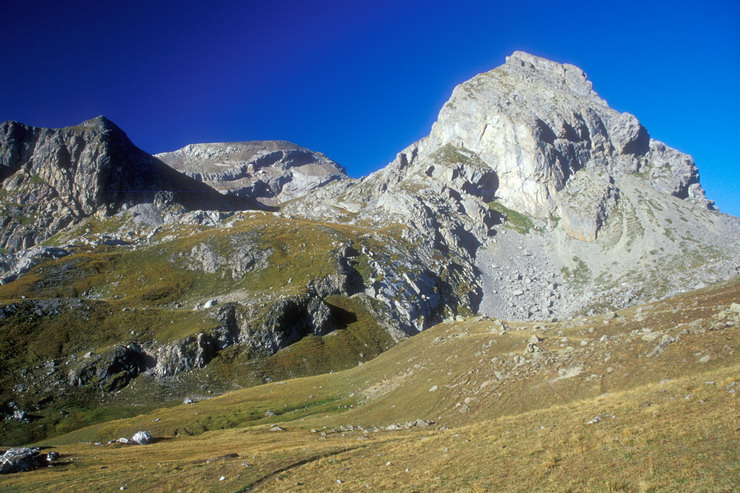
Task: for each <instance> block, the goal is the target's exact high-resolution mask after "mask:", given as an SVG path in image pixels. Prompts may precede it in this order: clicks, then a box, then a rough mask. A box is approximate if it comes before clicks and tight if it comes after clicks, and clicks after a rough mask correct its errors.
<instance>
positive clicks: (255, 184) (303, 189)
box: [156, 140, 347, 204]
mask: <svg viewBox="0 0 740 493" xmlns="http://www.w3.org/2000/svg"><path fill="white" fill-rule="evenodd" d="M156 157H157V158H159V159H161V160H162V161H163V162H165V163H167V164H168V165H170V166H172V167H173V168H174V169H176V170H178V171H181V172H182V173H184V174H186V175H188V176H190V177H192V178H194V179H196V180H198V181H202V182H204V183H207V184H208V185H210V186H212V187H213V188H215V189H216V190H219V191H220V192H222V193H228V194H233V195H236V196H239V197H249V198H253V199H256V200H258V201H260V202H262V203H265V204H279V203H281V202H285V201H287V200H291V199H294V198H297V197H300V196H303V195H305V194H306V193H308V192H310V191H311V190H315V189H317V188H319V187H322V186H324V185H326V184H327V183H331V182H333V181H337V180H345V179H347V174H346V172H345V169H344V168H343V167H342V166H340V165H339V164H337V163H335V162H334V161H332V160H331V159H329V158H327V157H326V156H325V155H323V154H321V153H319V152H315V151H312V150H310V149H306V148H304V147H300V146H298V145H295V144H292V143H290V142H285V141H281V140H267V141H253V142H227V143H213V144H191V145H188V146H185V147H183V148H182V149H178V150H176V151H172V152H164V153H161V154H157V155H156Z"/></svg>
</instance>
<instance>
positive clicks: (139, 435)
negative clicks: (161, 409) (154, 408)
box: [131, 431, 154, 445]
mask: <svg viewBox="0 0 740 493" xmlns="http://www.w3.org/2000/svg"><path fill="white" fill-rule="evenodd" d="M131 441H132V442H134V443H136V444H137V445H149V444H150V443H152V442H154V437H153V436H152V434H151V433H149V432H148V431H137V432H136V433H134V436H132V437H131Z"/></svg>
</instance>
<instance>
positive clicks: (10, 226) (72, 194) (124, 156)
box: [0, 117, 255, 251]
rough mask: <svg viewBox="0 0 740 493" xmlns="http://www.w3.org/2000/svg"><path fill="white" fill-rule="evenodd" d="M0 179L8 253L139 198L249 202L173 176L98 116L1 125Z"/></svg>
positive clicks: (0, 228) (200, 205) (187, 203)
mask: <svg viewBox="0 0 740 493" xmlns="http://www.w3.org/2000/svg"><path fill="white" fill-rule="evenodd" d="M0 180H2V190H0V191H1V192H2V197H0V199H1V204H2V210H1V211H0V247H2V248H4V249H6V250H8V251H17V250H20V249H24V248H30V247H32V246H34V245H36V244H38V243H39V242H40V241H42V240H44V239H46V238H48V237H50V236H52V235H54V234H55V233H57V232H58V231H60V230H62V229H63V228H65V227H68V226H70V225H74V224H76V223H78V222H79V221H80V220H82V219H84V218H85V217H88V216H91V215H93V214H96V213H100V214H103V215H112V214H115V213H116V212H118V211H120V210H122V209H124V208H128V207H131V206H134V205H136V204H141V203H153V204H155V205H157V206H158V207H159V208H164V207H172V206H178V207H181V208H185V209H191V210H192V209H221V210H224V209H226V210H234V209H240V208H248V207H250V206H254V205H255V204H254V203H250V202H249V201H248V200H246V199H242V200H239V199H238V198H235V197H224V196H222V195H221V194H219V193H218V192H216V191H215V190H213V189H212V188H210V187H208V186H206V185H204V184H202V183H200V182H198V181H197V180H194V179H192V178H189V177H187V176H185V175H183V174H181V173H178V172H177V171H175V170H173V169H172V168H170V167H168V166H167V165H165V164H164V163H162V162H161V161H159V160H158V159H156V158H153V157H152V156H150V155H149V154H146V153H145V152H143V151H141V150H140V149H138V148H137V147H136V146H135V145H134V144H133V143H132V142H131V141H130V140H129V139H128V137H127V136H126V134H125V133H124V132H123V131H122V130H121V129H120V128H118V127H117V126H116V125H115V124H114V123H113V122H111V121H110V120H108V119H107V118H105V117H98V118H94V119H92V120H88V121H85V122H83V123H81V124H79V125H76V126H73V127H65V128H59V129H51V128H37V127H31V126H28V125H24V124H22V123H18V122H13V121H8V122H4V123H2V124H0Z"/></svg>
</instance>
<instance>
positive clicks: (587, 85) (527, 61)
mask: <svg viewBox="0 0 740 493" xmlns="http://www.w3.org/2000/svg"><path fill="white" fill-rule="evenodd" d="M500 68H502V69H505V70H507V71H508V72H509V73H511V74H513V75H516V76H518V77H519V78H522V79H524V80H525V81H526V82H528V83H531V82H532V77H534V78H536V79H537V80H539V81H541V82H549V83H550V84H556V85H559V86H565V87H568V88H569V89H570V90H571V91H573V92H575V93H577V94H579V95H581V96H596V93H595V92H594V91H593V85H592V84H591V81H590V80H588V76H587V75H586V73H585V72H584V71H583V70H582V69H581V68H580V67H577V66H575V65H571V64H569V63H558V62H554V61H552V60H548V59H547V58H542V57H539V56H536V55H532V54H530V53H526V52H524V51H515V52H514V53H512V54H511V55H510V56H508V57H506V63H505V64H504V65H503V66H502V67H500Z"/></svg>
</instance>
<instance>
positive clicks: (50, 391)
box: [0, 52, 740, 443]
mask: <svg viewBox="0 0 740 493" xmlns="http://www.w3.org/2000/svg"><path fill="white" fill-rule="evenodd" d="M2 128H3V129H4V133H3V141H2V148H0V151H1V152H2V156H3V157H2V168H0V169H2V170H3V171H2V175H1V176H2V177H3V181H2V194H3V196H2V199H3V207H4V209H3V211H4V216H3V217H4V219H3V221H4V222H3V226H2V230H1V233H2V237H1V238H2V239H3V240H2V241H3V245H5V248H6V249H7V250H6V251H5V252H3V253H1V254H0V270H1V271H2V277H0V334H1V337H0V412H1V413H2V415H3V416H4V421H3V430H2V441H4V442H8V443H10V442H13V443H22V442H28V441H31V440H34V439H41V438H43V437H48V436H54V435H57V434H60V433H64V432H67V431H70V430H73V429H76V428H79V427H81V426H84V425H86V424H90V423H93V422H97V421H104V420H107V419H113V418H121V417H127V416H131V415H135V414H139V413H141V412H144V411H146V410H148V409H151V408H156V407H161V406H171V405H175V404H177V403H179V402H182V400H183V399H186V398H187V399H191V400H192V399H195V400H197V399H198V398H201V397H208V396H210V395H214V394H220V393H223V392H227V391H229V390H233V389H236V388H241V387H246V386H253V385H257V384H262V383H266V382H270V381H274V380H281V379H285V378H291V377H299V376H306V375H311V374H316V373H322V372H329V371H336V370H341V369H345V368H349V367H352V366H355V365H357V364H358V363H365V362H367V361H369V360H370V359H372V358H373V357H375V356H376V355H378V354H380V353H382V352H383V351H385V350H386V349H388V348H389V347H391V346H392V345H394V344H395V343H397V342H399V341H401V340H403V339H404V338H406V337H408V336H411V335H414V334H417V333H418V332H420V331H422V330H425V329H427V328H429V327H432V326H434V325H437V324H439V323H442V322H453V321H456V320H459V319H462V318H463V317H466V316H473V315H479V316H488V317H495V318H498V319H506V320H515V321H533V320H539V321H542V322H547V323H554V322H556V321H558V320H565V319H569V318H571V317H573V316H582V315H594V314H600V313H611V312H612V311H613V310H618V309H623V308H625V307H629V306H632V305H635V304H639V303H644V302H650V301H654V300H656V299H660V298H664V297H666V296H669V295H672V294H675V293H678V292H682V291H686V290H689V289H694V288H700V287H702V286H705V285H710V284H713V283H716V282H719V281H722V280H726V279H730V278H733V277H735V276H737V275H738V273H740V255H738V252H740V220H738V218H734V217H731V216H728V215H725V214H722V213H720V212H718V211H716V210H713V207H712V204H711V202H710V201H709V200H707V199H706V197H705V195H704V192H703V190H702V189H701V186H700V184H699V181H698V172H697V169H696V166H695V165H694V163H693V161H692V159H691V158H690V157H689V156H687V155H685V154H682V153H680V152H678V151H676V150H673V149H671V148H669V147H667V146H666V145H664V144H662V143H660V142H657V141H654V140H652V139H650V136H649V134H648V132H647V130H646V129H645V128H644V127H642V126H641V125H640V124H639V122H638V121H637V120H636V118H635V117H633V116H632V115H629V114H623V113H618V112H616V111H614V110H612V109H610V108H609V106H608V105H607V103H606V102H605V101H604V100H603V99H601V98H600V97H599V96H598V95H597V94H596V93H595V92H594V91H593V89H592V86H591V83H590V82H589V81H588V79H587V78H586V76H585V74H584V73H583V72H582V71H581V70H580V69H578V68H576V67H573V66H570V65H561V64H558V63H555V62H551V61H548V60H544V59H541V58H537V57H534V56H531V55H527V54H524V53H520V52H517V53H515V54H513V55H512V56H511V57H509V59H508V60H507V62H506V64H504V65H503V66H501V67H499V68H496V69H494V70H492V71H490V72H487V73H484V74H481V75H479V76H476V77H475V78H473V79H471V80H470V81H468V82H465V83H463V84H461V85H460V86H459V87H457V88H456V89H455V90H454V92H453V94H452V97H451V98H450V100H449V101H448V102H447V103H446V104H445V105H444V107H443V108H442V110H441V112H440V115H439V118H438V120H437V122H436V123H435V124H434V126H433V128H432V131H431V133H430V135H429V136H428V137H425V138H424V139H422V140H420V141H419V142H416V143H414V144H412V145H411V146H409V147H408V148H407V149H405V150H404V151H403V152H401V153H400V154H399V155H398V157H397V158H396V159H395V160H394V161H393V162H392V163H390V164H389V165H388V166H387V167H385V168H383V169H381V170H380V171H378V172H376V173H374V174H372V175H370V176H368V177H366V178H363V179H361V180H353V179H348V178H346V176H345V175H344V172H343V170H342V168H341V167H339V166H338V165H336V164H335V163H333V162H331V161H330V160H328V159H327V158H326V157H325V156H323V155H321V154H318V153H313V152H311V151H308V150H306V149H303V148H300V147H298V146H295V145H292V144H288V143H284V142H259V143H258V142H248V143H237V144H198V145H193V146H188V147H186V148H184V149H182V150H180V151H175V152H174V153H167V154H165V155H161V156H160V157H161V158H162V159H163V160H165V161H166V162H167V163H168V164H171V165H172V166H173V167H174V168H177V169H179V170H181V171H183V172H184V173H188V174H190V176H186V175H185V174H183V173H180V171H178V170H177V169H173V168H171V167H169V166H167V165H166V164H165V163H164V162H163V161H162V160H160V159H157V158H155V157H152V156H149V155H147V154H145V153H143V152H142V151H140V150H139V149H137V148H136V147H135V146H133V144H131V143H130V141H129V140H128V139H127V138H126V136H125V134H124V133H123V132H122V131H121V130H120V129H118V128H117V127H115V125H113V124H112V123H110V122H108V121H107V120H105V119H100V118H99V119H96V120H91V121H90V122H86V123H84V124H82V125H79V126H77V127H68V128H64V129H36V128H32V127H27V126H24V125H21V124H18V123H6V124H4V126H3V127H2ZM209 185H213V186H214V187H217V188H218V189H219V190H220V191H221V192H225V193H219V192H218V191H216V190H215V189H214V188H211V186H209ZM289 199H290V200H289ZM257 200H259V201H261V202H263V204H261V203H259V202H257ZM277 202H280V210H279V211H278V210H277V209H276V208H270V207H268V206H266V205H264V204H267V203H277ZM249 207H252V208H256V207H262V208H264V209H267V210H263V211H255V210H249V211H245V210H237V209H244V208H249ZM42 241H43V244H40V245H38V246H36V247H34V248H29V247H30V246H32V245H35V244H37V243H39V242H42ZM16 412H18V413H21V412H22V413H24V414H18V416H20V417H19V418H18V417H16Z"/></svg>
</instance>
